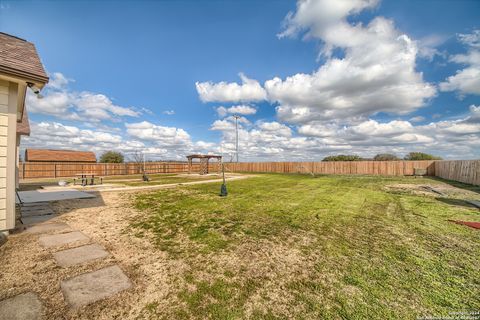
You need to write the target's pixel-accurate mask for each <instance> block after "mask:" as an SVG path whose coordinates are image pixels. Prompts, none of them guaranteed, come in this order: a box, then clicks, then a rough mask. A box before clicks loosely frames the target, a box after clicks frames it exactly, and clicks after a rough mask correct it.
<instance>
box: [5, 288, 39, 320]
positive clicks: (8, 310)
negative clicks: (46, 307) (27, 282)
mask: <svg viewBox="0 0 480 320" xmlns="http://www.w3.org/2000/svg"><path fill="white" fill-rule="evenodd" d="M41 315H42V303H41V302H40V300H39V299H38V296H37V295H36V294H35V293H33V292H27V293H23V294H19V295H18V296H15V297H13V298H10V299H6V300H3V301H0V318H1V319H4V320H17V319H18V320H20V319H21V320H30V319H32V320H36V319H40V318H41Z"/></svg>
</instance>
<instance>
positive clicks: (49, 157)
mask: <svg viewBox="0 0 480 320" xmlns="http://www.w3.org/2000/svg"><path fill="white" fill-rule="evenodd" d="M25 161H26V162H97V158H96V157H95V153H93V152H91V151H73V150H51V149H26V150H25Z"/></svg>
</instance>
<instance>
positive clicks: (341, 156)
mask: <svg viewBox="0 0 480 320" xmlns="http://www.w3.org/2000/svg"><path fill="white" fill-rule="evenodd" d="M361 160H363V159H362V158H361V157H360V156H357V155H346V154H339V155H336V156H328V157H325V158H323V160H322V161H361Z"/></svg>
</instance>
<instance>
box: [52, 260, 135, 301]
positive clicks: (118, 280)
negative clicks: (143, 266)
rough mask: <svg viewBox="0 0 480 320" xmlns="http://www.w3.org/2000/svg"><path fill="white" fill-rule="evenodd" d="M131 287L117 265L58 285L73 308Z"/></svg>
mask: <svg viewBox="0 0 480 320" xmlns="http://www.w3.org/2000/svg"><path fill="white" fill-rule="evenodd" d="M131 285H132V284H131V282H130V280H129V279H128V277H127V276H126V275H125V274H124V273H123V271H122V270H121V269H120V268H119V267H118V266H117V265H115V266H111V267H107V268H104V269H100V270H97V271H94V272H89V273H85V274H82V275H79V276H76V277H74V278H71V279H68V280H64V281H62V282H61V284H60V286H61V287H62V292H63V295H64V297H65V300H66V301H67V302H68V304H69V305H70V306H72V307H74V308H77V307H80V306H83V305H87V304H89V303H92V302H95V301H98V300H101V299H105V298H108V297H110V296H112V295H114V294H116V293H118V292H120V291H123V290H126V289H128V288H130V287H131Z"/></svg>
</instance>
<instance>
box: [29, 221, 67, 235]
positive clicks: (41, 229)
mask: <svg viewBox="0 0 480 320" xmlns="http://www.w3.org/2000/svg"><path fill="white" fill-rule="evenodd" d="M68 229H70V227H69V226H68V224H66V223H64V222H52V223H41V224H37V225H35V226H31V227H28V228H27V230H25V232H27V233H47V232H50V231H60V230H68Z"/></svg>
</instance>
